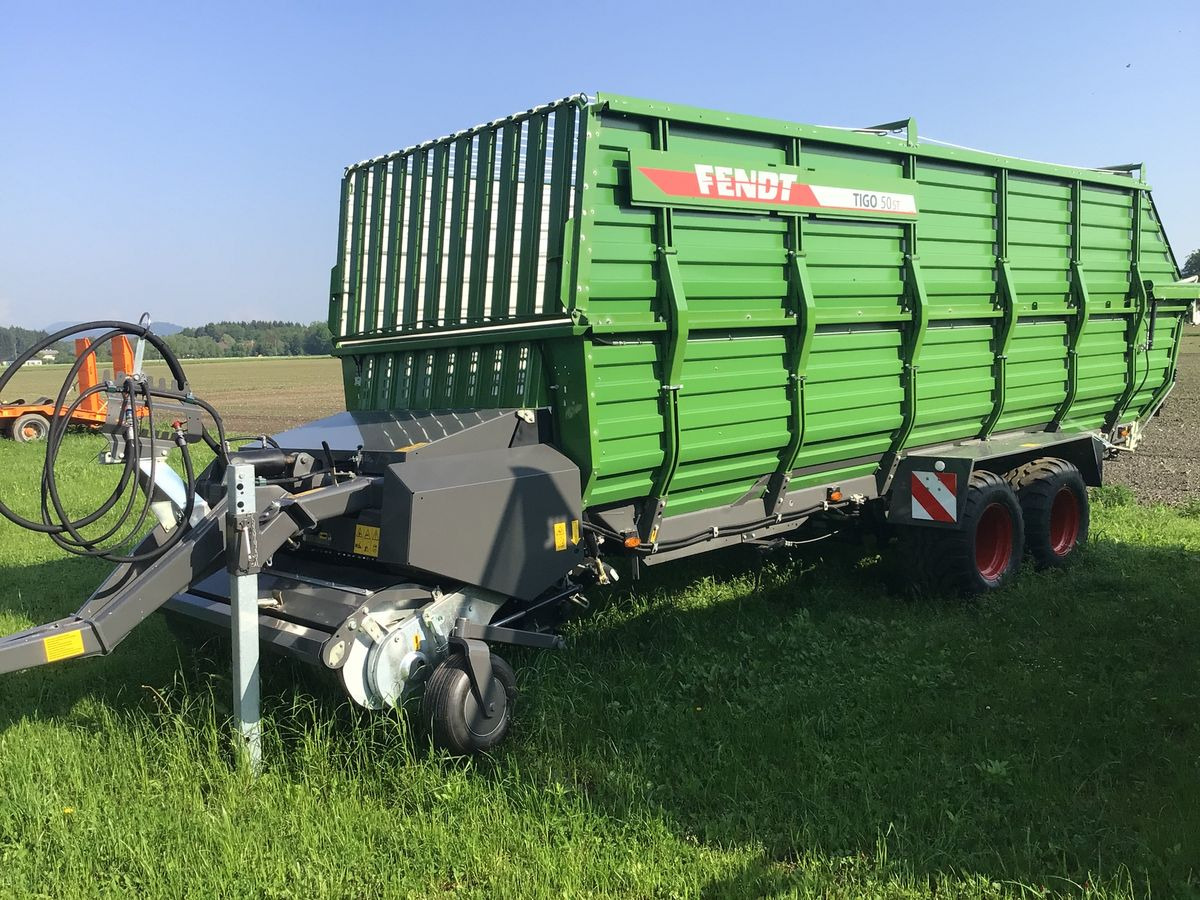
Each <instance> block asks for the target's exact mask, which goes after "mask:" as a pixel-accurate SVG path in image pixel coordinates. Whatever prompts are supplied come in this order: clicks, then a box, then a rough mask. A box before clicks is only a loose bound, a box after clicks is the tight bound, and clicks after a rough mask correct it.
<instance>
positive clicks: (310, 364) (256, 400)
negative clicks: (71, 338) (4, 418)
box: [0, 356, 345, 435]
mask: <svg viewBox="0 0 1200 900" xmlns="http://www.w3.org/2000/svg"><path fill="white" fill-rule="evenodd" d="M184 369H185V370H186V372H187V377H188V378H189V379H190V384H191V386H192V390H193V391H195V392H196V394H197V395H199V396H200V397H203V398H204V399H205V400H208V401H209V402H211V403H214V404H216V405H217V407H218V408H219V409H220V410H221V415H222V417H223V418H224V419H225V424H226V426H227V427H228V428H229V429H230V432H229V433H230V434H231V435H233V434H261V433H262V432H263V431H265V432H267V433H268V434H273V433H275V432H278V431H282V430H283V429H285V428H288V427H290V426H292V425H296V424H298V423H300V422H307V421H310V420H312V419H318V418H321V417H322V416H327V415H330V414H331V413H335V412H337V411H338V410H341V409H345V406H344V404H343V400H342V365H341V362H340V361H339V360H336V359H333V358H331V357H325V356H319V357H316V356H304V357H278V358H262V359H202V360H191V359H189V360H185V361H184ZM68 371H69V370H68V368H67V367H66V366H30V367H27V368H23V369H22V370H21V371H20V372H18V373H17V374H16V375H15V376H13V380H12V382H10V383H9V385H8V386H7V387H5V389H4V396H3V397H2V398H0V399H3V400H5V401H8V402H11V401H13V400H15V399H17V398H18V397H21V398H24V399H26V400H33V399H36V398H38V397H43V396H45V397H57V396H58V391H59V388H61V387H62V382H63V379H64V378H65V377H66V375H67V372H68ZM146 371H147V374H149V375H150V376H151V377H153V378H156V379H157V378H166V377H167V369H166V367H165V366H163V365H161V364H160V365H148V366H147V367H146Z"/></svg>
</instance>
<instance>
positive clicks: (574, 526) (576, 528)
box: [571, 519, 579, 547]
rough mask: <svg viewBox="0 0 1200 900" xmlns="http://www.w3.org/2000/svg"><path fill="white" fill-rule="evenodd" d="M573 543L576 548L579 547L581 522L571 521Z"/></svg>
mask: <svg viewBox="0 0 1200 900" xmlns="http://www.w3.org/2000/svg"><path fill="white" fill-rule="evenodd" d="M571 543H572V544H573V545H575V546H576V547H578V546H579V520H578V519H572V520H571Z"/></svg>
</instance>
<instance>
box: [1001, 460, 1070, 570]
mask: <svg viewBox="0 0 1200 900" xmlns="http://www.w3.org/2000/svg"><path fill="white" fill-rule="evenodd" d="M1005 477H1006V478H1007V480H1008V483H1009V484H1011V485H1012V486H1013V489H1014V490H1015V491H1016V492H1017V499H1018V500H1019V501H1020V504H1021V518H1022V519H1024V520H1025V552H1026V553H1028V554H1029V555H1030V556H1031V557H1033V561H1034V563H1036V564H1037V566H1038V568H1040V569H1056V568H1061V567H1062V566H1065V565H1066V564H1067V563H1068V562H1070V560H1071V558H1072V557H1073V556H1074V555H1075V550H1076V548H1078V547H1079V545H1080V544H1084V543H1087V537H1088V525H1089V523H1090V521H1091V511H1090V509H1089V507H1088V492H1087V485H1085V484H1084V483H1083V475H1082V474H1081V473H1080V471H1079V469H1078V468H1076V467H1075V466H1074V465H1073V464H1072V463H1069V462H1067V461H1066V460H1065V459H1055V458H1054V457H1049V456H1046V457H1042V458H1041V459H1035V460H1034V461H1033V462H1029V463H1026V464H1025V465H1023V466H1020V467H1018V468H1016V469H1013V470H1012V471H1011V472H1009V473H1008V475H1006V476H1005Z"/></svg>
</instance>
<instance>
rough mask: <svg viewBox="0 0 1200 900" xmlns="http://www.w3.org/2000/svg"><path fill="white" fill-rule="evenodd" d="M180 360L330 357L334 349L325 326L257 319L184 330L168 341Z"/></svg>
mask: <svg viewBox="0 0 1200 900" xmlns="http://www.w3.org/2000/svg"><path fill="white" fill-rule="evenodd" d="M165 340H166V342H167V346H168V347H170V348H171V350H172V352H173V353H174V354H175V355H176V356H178V357H179V358H180V359H224V358H226V357H247V356H328V355H329V353H330V351H331V350H332V349H333V340H332V338H331V337H330V334H329V327H328V326H327V325H326V324H325V323H324V322H313V323H311V324H308V325H304V324H301V323H299V322H276V321H267V320H260V319H254V320H252V321H249V322H210V323H208V324H207V325H201V326H200V327H199V328H185V329H183V330H182V331H180V332H178V333H177V334H172V335H169V336H168V337H166V338H165Z"/></svg>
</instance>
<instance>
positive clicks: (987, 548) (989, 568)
mask: <svg viewBox="0 0 1200 900" xmlns="http://www.w3.org/2000/svg"><path fill="white" fill-rule="evenodd" d="M1012 524H1013V523H1012V513H1011V512H1010V511H1009V509H1008V507H1007V506H1005V505H1004V504H1003V503H993V504H991V505H989V506H988V508H987V509H985V510H984V511H983V515H982V516H981V517H980V519H979V527H978V528H976V529H975V568H976V569H978V570H979V574H980V575H982V576H983V577H984V578H985V579H987V580H988V581H995V580H996V579H997V578H999V577H1000V576H1001V575H1003V574H1004V570H1005V569H1007V568H1008V562H1009V560H1010V559H1012V549H1013V539H1012Z"/></svg>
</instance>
